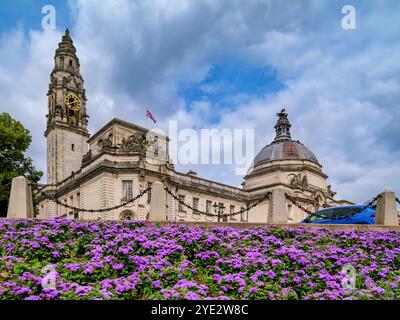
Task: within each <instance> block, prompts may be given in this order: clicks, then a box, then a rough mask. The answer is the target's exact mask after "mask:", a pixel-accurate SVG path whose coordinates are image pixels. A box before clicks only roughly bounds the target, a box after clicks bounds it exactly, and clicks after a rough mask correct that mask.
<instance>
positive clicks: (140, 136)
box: [121, 132, 147, 153]
mask: <svg viewBox="0 0 400 320" xmlns="http://www.w3.org/2000/svg"><path fill="white" fill-rule="evenodd" d="M146 149H147V142H146V136H145V134H144V133H141V132H137V133H135V134H132V135H130V136H129V137H127V138H123V139H122V142H121V150H123V151H128V152H141V153H142V152H146Z"/></svg>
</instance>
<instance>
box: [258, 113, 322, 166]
mask: <svg viewBox="0 0 400 320" xmlns="http://www.w3.org/2000/svg"><path fill="white" fill-rule="evenodd" d="M277 116H278V117H279V119H278V122H277V123H276V125H275V131H276V136H275V139H274V141H273V142H272V143H271V144H269V145H267V146H265V147H264V148H263V149H262V150H261V151H260V152H259V153H258V154H257V156H256V157H255V158H254V167H255V166H257V165H260V164H263V163H266V162H270V161H274V160H308V161H312V162H315V163H317V164H319V162H318V159H317V157H316V156H315V155H314V153H313V152H312V151H311V150H310V149H309V148H307V147H306V146H305V145H304V144H302V143H301V142H300V141H298V140H297V141H295V140H292V138H291V135H290V127H291V124H290V123H289V120H288V118H287V113H285V109H283V110H282V111H281V112H280V113H278V114H277Z"/></svg>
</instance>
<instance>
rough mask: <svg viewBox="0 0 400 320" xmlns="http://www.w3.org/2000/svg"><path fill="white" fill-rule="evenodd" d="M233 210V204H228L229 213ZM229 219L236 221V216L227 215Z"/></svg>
mask: <svg viewBox="0 0 400 320" xmlns="http://www.w3.org/2000/svg"><path fill="white" fill-rule="evenodd" d="M234 212H235V206H234V205H230V206H229V213H234ZM229 220H232V221H236V216H229Z"/></svg>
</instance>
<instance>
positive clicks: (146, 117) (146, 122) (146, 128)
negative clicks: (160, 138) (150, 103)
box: [146, 109, 148, 129]
mask: <svg viewBox="0 0 400 320" xmlns="http://www.w3.org/2000/svg"><path fill="white" fill-rule="evenodd" d="M147 118H148V116H147V109H146V129H147Z"/></svg>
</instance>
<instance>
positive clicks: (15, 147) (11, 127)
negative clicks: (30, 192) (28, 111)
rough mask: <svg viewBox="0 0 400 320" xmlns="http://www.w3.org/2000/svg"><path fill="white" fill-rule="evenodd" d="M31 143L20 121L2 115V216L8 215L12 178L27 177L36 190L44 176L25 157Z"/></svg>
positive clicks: (0, 192)
mask: <svg viewBox="0 0 400 320" xmlns="http://www.w3.org/2000/svg"><path fill="white" fill-rule="evenodd" d="M31 141H32V137H31V135H30V133H29V130H27V129H26V128H25V127H24V126H23V125H22V124H21V123H20V122H19V121H17V120H15V119H13V118H12V117H11V116H10V115H9V114H8V113H2V114H0V216H6V214H7V207H8V198H9V196H10V189H11V180H12V178H14V177H17V176H25V177H26V178H27V179H28V180H29V181H30V182H31V184H32V188H33V189H34V188H36V187H37V184H38V182H39V180H40V178H41V177H42V175H43V172H41V171H38V170H36V168H35V167H34V166H33V163H32V159H31V158H29V157H27V156H25V151H26V150H27V149H28V147H29V145H30V143H31Z"/></svg>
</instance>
